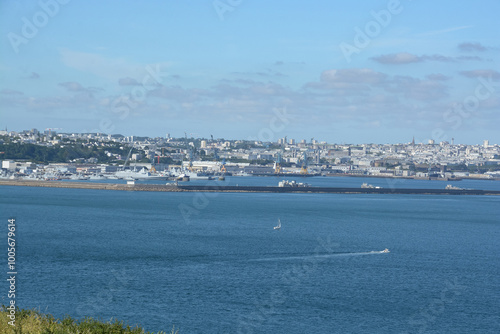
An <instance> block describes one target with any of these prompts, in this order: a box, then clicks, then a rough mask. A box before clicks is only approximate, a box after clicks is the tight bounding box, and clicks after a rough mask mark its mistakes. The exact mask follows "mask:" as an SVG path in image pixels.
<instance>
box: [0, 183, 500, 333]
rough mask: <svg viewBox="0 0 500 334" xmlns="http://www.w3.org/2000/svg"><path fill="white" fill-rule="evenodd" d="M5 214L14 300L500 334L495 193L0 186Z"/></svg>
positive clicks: (341, 329)
mask: <svg viewBox="0 0 500 334" xmlns="http://www.w3.org/2000/svg"><path fill="white" fill-rule="evenodd" d="M240 179H241V180H244V181H235V178H232V179H231V180H230V182H232V183H233V184H234V183H237V182H247V180H248V179H245V178H240ZM240 179H239V180H240ZM304 181H305V182H309V183H313V182H312V181H311V180H310V179H304V180H303V181H302V182H304ZM266 182H267V181H266ZM314 182H319V181H314ZM342 182H354V181H342ZM356 182H358V183H359V180H356ZM362 182H365V181H362ZM383 182H385V180H383ZM476 182H481V181H476ZM482 182H485V181H482ZM369 183H372V184H375V183H376V182H373V180H370V182H369ZM483 184H485V183H483ZM492 184H494V186H495V187H496V186H497V183H494V182H492ZM328 186H330V185H328ZM332 186H334V185H332ZM352 186H355V185H354V184H353V185H352ZM442 186H443V187H444V186H445V184H442ZM459 186H463V184H462V185H459ZM0 212H1V215H2V219H3V220H4V222H5V224H4V227H5V231H4V233H5V235H6V233H7V232H6V231H7V228H6V225H7V218H9V217H11V216H13V217H15V218H16V219H17V225H18V228H17V243H18V247H17V253H18V254H17V262H18V271H19V274H18V282H17V287H18V296H17V303H18V304H19V305H20V306H21V307H24V308H33V307H36V308H39V309H40V310H42V311H44V312H45V311H46V312H50V313H52V314H54V315H55V316H57V317H61V316H64V315H65V314H69V315H71V316H74V317H78V318H81V317H84V316H93V317H99V318H102V319H105V320H107V319H109V318H111V317H113V318H119V319H122V320H124V321H126V322H128V323H130V324H140V325H142V326H144V327H145V329H146V330H150V331H153V330H154V331H156V330H165V331H169V330H170V329H171V328H172V325H175V326H176V328H180V333H306V332H311V333H497V332H498V331H500V320H499V313H498V310H499V309H500V278H499V277H500V261H499V259H500V243H499V240H500V221H499V218H498V217H499V216H500V197H493V196H415V195H339V194H253V193H246V194H245V193H242V194H239V193H238V194H232V193H210V194H205V193H147V192H120V191H99V190H85V189H56V188H54V189H48V188H46V189H37V188H25V187H0ZM278 218H280V219H281V222H282V229H281V230H279V231H276V230H274V229H273V226H274V225H276V224H277V221H278ZM2 239H6V237H5V238H2ZM2 243H3V245H4V246H5V247H4V249H6V247H7V246H6V240H2ZM384 248H389V249H390V251H391V252H390V253H388V254H383V253H380V252H378V251H381V250H383V249H384ZM372 251H375V252H372ZM1 256H2V259H4V260H3V262H4V263H6V262H7V260H6V256H7V254H6V252H4V254H2V255H1ZM4 267H5V268H6V265H5V266H4ZM6 272H7V270H5V274H6ZM0 287H1V289H2V291H4V293H2V302H5V301H6V300H7V296H6V295H7V290H8V287H7V285H6V282H3V283H2V285H1V286H0Z"/></svg>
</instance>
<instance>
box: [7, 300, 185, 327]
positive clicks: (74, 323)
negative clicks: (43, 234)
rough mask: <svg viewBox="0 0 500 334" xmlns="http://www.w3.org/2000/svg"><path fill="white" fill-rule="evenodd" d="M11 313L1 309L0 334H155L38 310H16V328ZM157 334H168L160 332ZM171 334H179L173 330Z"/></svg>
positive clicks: (110, 323) (122, 324) (116, 322)
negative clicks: (54, 315) (12, 323)
mask: <svg viewBox="0 0 500 334" xmlns="http://www.w3.org/2000/svg"><path fill="white" fill-rule="evenodd" d="M8 315H9V311H8V310H7V309H6V307H5V306H2V308H1V309H0V333H5V334H7V333H12V334H95V333H99V334H154V333H152V332H146V331H144V329H142V328H140V327H137V326H136V327H130V326H129V325H125V324H124V323H123V321H118V320H114V321H109V322H103V321H100V320H96V319H93V318H85V319H82V320H76V319H73V318H71V317H69V316H66V317H65V318H63V319H62V320H60V319H55V318H54V317H53V316H52V315H50V314H44V313H41V312H40V311H37V310H22V309H17V310H16V320H15V327H14V326H11V325H9V321H11V319H9V317H8ZM157 334H166V332H158V333H157ZM169 334H178V330H175V328H173V329H172V331H171V332H169Z"/></svg>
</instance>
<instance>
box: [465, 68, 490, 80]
mask: <svg viewBox="0 0 500 334" xmlns="http://www.w3.org/2000/svg"><path fill="white" fill-rule="evenodd" d="M460 74H461V75H463V76H465V77H467V78H479V77H480V78H491V79H492V80H494V81H497V80H500V72H498V71H495V70H472V71H461V72H460Z"/></svg>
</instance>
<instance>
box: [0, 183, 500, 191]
mask: <svg viewBox="0 0 500 334" xmlns="http://www.w3.org/2000/svg"><path fill="white" fill-rule="evenodd" d="M2 185H4V186H26V187H50V188H76V189H100V190H101V189H102V190H120V191H163V192H190V191H197V192H207V191H209V192H265V193H331V194H421V195H500V191H498V190H474V189H460V190H454V189H398V188H333V187H332V188H331V187H328V188H326V187H268V186H219V185H206V186H203V185H200V186H197V185H177V186H176V185H174V184H172V185H160V184H158V185H156V184H135V185H127V184H116V183H91V182H59V181H24V180H23V181H18V180H0V186H2Z"/></svg>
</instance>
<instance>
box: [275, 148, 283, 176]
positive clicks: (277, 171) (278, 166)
mask: <svg viewBox="0 0 500 334" xmlns="http://www.w3.org/2000/svg"><path fill="white" fill-rule="evenodd" d="M281 172H282V171H281V152H278V154H277V155H276V160H275V161H274V173H275V174H281Z"/></svg>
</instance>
